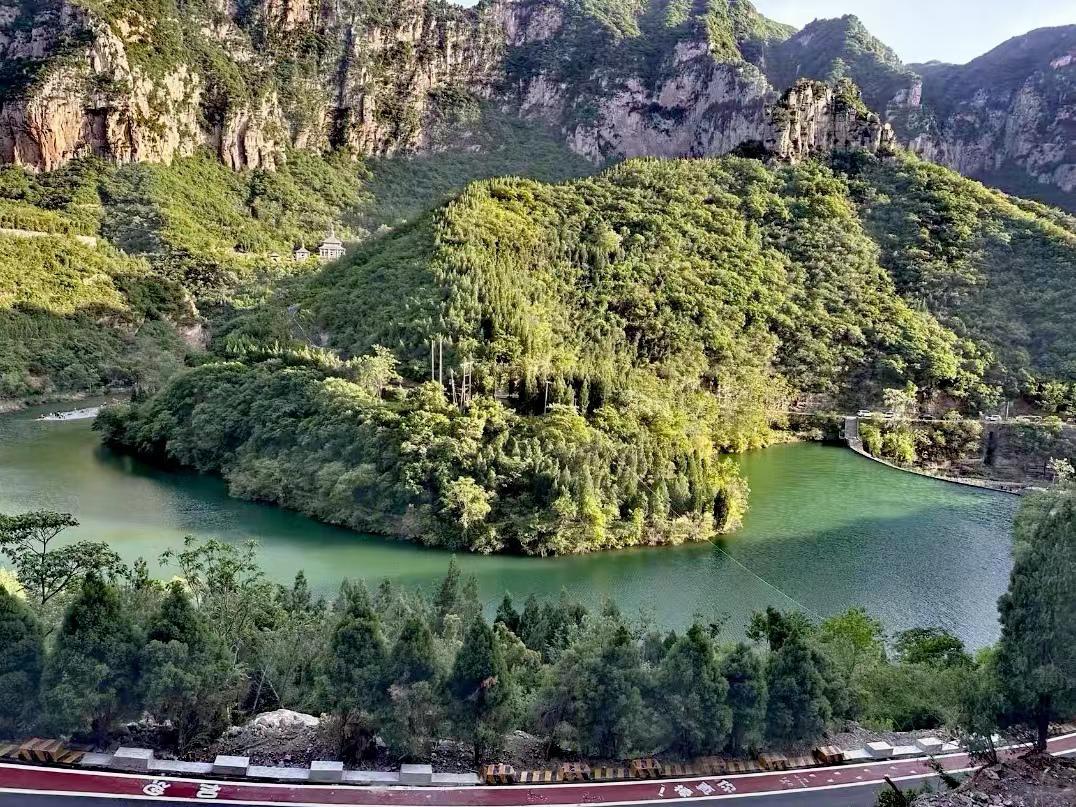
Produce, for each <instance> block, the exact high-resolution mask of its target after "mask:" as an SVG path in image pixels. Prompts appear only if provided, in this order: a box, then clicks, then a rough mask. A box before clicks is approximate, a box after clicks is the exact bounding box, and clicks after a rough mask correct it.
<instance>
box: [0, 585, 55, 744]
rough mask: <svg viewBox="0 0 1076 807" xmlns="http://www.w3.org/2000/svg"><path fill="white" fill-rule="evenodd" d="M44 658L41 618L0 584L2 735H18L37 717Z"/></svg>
mask: <svg viewBox="0 0 1076 807" xmlns="http://www.w3.org/2000/svg"><path fill="white" fill-rule="evenodd" d="M44 659H45V644H44V637H43V634H42V631H41V625H40V623H38V621H37V618H36V617H35V616H34V614H33V612H32V611H31V610H30V608H29V607H28V606H27V605H26V604H25V603H24V602H23V601H22V600H20V599H19V598H18V597H16V596H15V595H14V594H11V593H10V592H8V590H7V589H5V588H4V587H3V586H0V737H4V736H8V737H11V736H15V735H16V734H18V733H20V732H21V731H23V730H25V729H26V728H27V727H28V726H29V725H30V723H32V722H33V720H34V719H35V718H36V717H37V714H36V712H37V706H38V696H39V694H40V688H41V671H42V667H43V665H44Z"/></svg>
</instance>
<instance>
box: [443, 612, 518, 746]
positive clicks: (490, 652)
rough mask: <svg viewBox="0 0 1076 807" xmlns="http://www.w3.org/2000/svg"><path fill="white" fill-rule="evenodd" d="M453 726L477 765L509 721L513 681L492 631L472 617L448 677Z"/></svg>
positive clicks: (479, 617) (482, 621)
mask: <svg viewBox="0 0 1076 807" xmlns="http://www.w3.org/2000/svg"><path fill="white" fill-rule="evenodd" d="M447 686H448V694H449V696H450V697H451V699H452V703H451V706H452V712H453V716H454V718H455V721H454V722H455V724H456V727H457V729H458V730H459V731H460V733H461V734H462V736H463V737H465V738H466V739H468V740H470V742H471V743H472V745H473V747H474V760H475V764H476V765H477V764H478V763H479V762H480V761H481V759H482V755H483V753H484V752H485V750H486V749H487V748H490V747H493V746H495V745H496V743H497V741H498V740H499V738H500V737H501V735H502V734H503V733H504V731H505V730H506V729H507V727H508V721H509V718H510V717H511V712H510V709H511V704H512V679H511V676H510V674H509V671H508V666H507V665H506V664H505V662H504V657H503V656H502V655H501V651H500V648H499V647H498V646H497V642H496V641H495V640H494V637H493V631H492V630H491V629H490V627H489V625H487V624H486V621H485V620H484V619H483V618H482V617H481V616H478V617H475V619H474V620H473V621H472V622H471V624H470V627H469V628H468V629H467V633H466V635H465V636H464V639H463V646H462V647H461V648H460V651H459V653H457V654H456V661H455V664H454V665H453V667H452V672H451V674H450V675H449V677H448V684H447Z"/></svg>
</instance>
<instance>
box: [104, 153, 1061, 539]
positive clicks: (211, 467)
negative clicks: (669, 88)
mask: <svg viewBox="0 0 1076 807" xmlns="http://www.w3.org/2000/svg"><path fill="white" fill-rule="evenodd" d="M1074 254H1076V247H1074V235H1073V228H1072V222H1071V220H1070V219H1068V218H1067V217H1065V216H1063V215H1061V214H1056V213H1054V212H1051V211H1048V210H1047V209H1046V208H1042V207H1041V206H1037V205H1033V204H1028V203H1022V202H1016V201H1013V200H1009V199H1007V198H1006V197H1004V196H1003V195H1001V194H998V193H996V192H993V191H987V190H985V189H983V188H982V186H980V185H978V184H977V183H973V182H970V181H967V180H963V179H960V178H959V177H957V176H956V175H955V174H952V173H951V172H949V171H947V170H945V169H940V168H936V167H933V166H929V165H927V164H925V163H922V162H920V161H918V160H915V159H913V158H906V157H898V158H895V159H891V160H880V159H876V158H870V157H866V156H854V157H846V158H842V159H839V160H837V161H836V162H835V163H834V165H833V166H832V167H831V166H828V165H825V164H822V163H817V162H816V163H809V164H805V165H801V166H797V167H788V166H785V167H767V166H766V165H764V164H763V163H760V162H758V161H755V160H750V159H744V158H737V157H726V158H720V159H708V160H681V161H662V160H650V159H644V160H634V161H629V162H627V163H624V164H622V165H620V166H618V167H616V168H613V169H610V170H608V171H605V172H604V173H602V174H600V175H598V176H595V177H591V178H585V179H578V180H572V181H569V182H565V183H562V184H546V183H541V182H536V181H532V180H524V179H516V178H503V179H492V180H486V181H482V182H477V183H475V184H473V185H471V186H470V187H469V188H468V189H467V191H466V192H464V193H463V194H462V195H460V196H459V197H458V198H457V199H455V200H454V201H452V202H451V203H450V204H448V205H446V206H445V207H443V208H440V209H438V210H435V211H432V212H430V213H429V214H427V215H425V216H423V217H420V218H419V219H417V220H415V221H413V222H412V223H410V224H408V225H405V226H402V227H399V228H397V229H396V230H394V231H393V232H391V233H388V234H386V235H384V236H382V237H379V238H375V239H373V240H371V241H370V242H368V243H367V244H366V245H365V246H363V247H362V248H360V249H359V250H358V251H357V252H355V253H354V254H353V255H351V256H350V257H349V258H347V259H345V260H343V261H340V262H337V263H335V264H331V265H329V266H327V267H326V268H325V269H324V270H322V271H321V272H318V273H314V274H312V275H306V276H300V277H296V278H293V279H292V280H290V281H287V282H285V283H283V284H282V285H281V286H280V287H279V288H278V289H277V291H276V293H275V294H274V295H272V297H271V299H267V300H264V301H263V303H264V304H262V305H259V306H257V307H252V308H250V309H248V310H246V311H239V312H237V313H236V315H235V316H233V317H231V318H230V319H229V320H228V321H227V322H226V323H225V324H224V325H223V326H222V327H220V328H219V329H217V331H216V334H215V340H214V342H213V343H212V345H211V353H210V355H209V356H206V357H203V358H202V359H200V360H199V361H198V362H197V363H196V364H197V366H195V367H192V368H191V369H190V370H188V371H185V372H184V373H181V374H179V375H178V376H177V377H176V378H175V379H174V381H173V382H171V383H170V384H169V385H167V386H166V387H165V388H164V389H163V390H162V391H161V392H160V393H159V394H158V395H157V396H155V397H153V398H151V399H150V400H148V401H146V402H143V403H140V404H138V405H136V406H135V407H134V408H133V409H131V410H129V411H123V412H117V413H114V414H112V415H110V416H109V417H108V418H107V419H106V420H105V421H104V423H103V424H102V425H103V428H104V429H105V432H106V435H107V437H108V439H110V440H112V441H113V442H114V443H117V444H122V445H126V446H129V447H132V448H134V449H135V450H138V451H141V452H144V453H147V454H150V455H153V456H157V457H159V458H161V459H165V460H168V461H172V462H180V463H183V464H186V465H192V466H194V467H197V468H199V469H201V470H206V471H214V472H220V473H222V474H223V475H224V476H225V478H226V479H227V480H228V482H229V484H230V485H231V489H232V491H233V492H234V493H236V494H238V495H242V496H247V497H250V498H257V499H264V500H268V501H274V502H278V503H281V504H284V505H286V506H289V507H293V508H296V509H299V510H302V511H304V512H307V513H310V514H313V515H315V516H317V517H318V518H321V519H324V520H327V521H331V522H334V523H340V524H345V525H348V526H351V527H354V528H358V529H364V530H372V531H376V532H381V533H387V534H392V535H400V536H405V537H410V538H415V539H419V540H422V541H425V542H428V543H431V544H436V545H447V546H452V547H456V548H465V549H471V550H477V551H486V552H488V551H522V552H527V553H535V554H547V553H564V552H583V551H590V550H594V549H601V548H611V547H620V546H629V545H634V544H642V543H678V542H681V541H684V540H699V539H705V538H708V537H710V536H712V535H713V534H714V533H716V532H721V531H725V530H729V529H732V528H734V527H735V526H736V524H737V523H738V520H739V517H740V515H741V514H742V512H743V509H744V507H745V499H746V489H745V486H744V484H743V482H742V480H740V479H739V477H738V474H737V472H736V471H735V469H734V467H733V466H732V465H730V464H729V463H728V461H726V460H723V459H722V455H724V454H726V453H730V452H737V451H743V450H746V449H749V448H752V447H757V446H761V445H765V444H766V443H768V442H769V441H771V440H772V439H774V433H773V429H774V427H779V426H781V425H782V423H783V417H784V415H783V412H784V411H785V410H786V409H787V407H788V404H789V402H790V401H791V399H792V398H794V397H795V396H798V395H801V394H804V393H810V394H813V395H814V396H815V397H816V398H821V399H823V400H828V401H830V402H831V403H832V405H834V406H836V407H855V406H857V405H861V404H866V403H876V402H877V401H878V400H879V399H880V398H881V393H882V391H883V390H884V389H887V388H893V387H904V386H905V385H908V384H911V385H913V386H914V387H915V388H916V389H917V390H918V391H919V394H920V396H921V397H922V398H923V399H924V400H925V401H929V400H930V399H933V398H938V399H940V400H944V401H946V402H950V401H954V400H955V401H957V402H963V405H965V406H967V407H969V408H970V409H972V410H973V411H975V410H977V409H980V408H984V407H988V406H992V405H995V404H996V402H997V401H998V400H999V399H1000V397H1001V395H1002V394H1005V393H1009V394H1015V393H1023V394H1026V395H1028V396H1032V397H1033V396H1035V395H1039V394H1041V392H1042V389H1043V388H1044V386H1045V385H1049V384H1053V385H1055V386H1057V385H1060V387H1061V389H1062V393H1063V394H1062V397H1064V395H1071V390H1072V387H1071V385H1072V381H1073V375H1072V370H1071V364H1068V363H1067V362H1070V361H1071V358H1070V357H1071V356H1072V351H1073V349H1074V347H1076V346H1074V345H1073V344H1071V343H1070V341H1069V339H1068V338H1067V333H1068V332H1070V331H1071V329H1069V331H1066V329H1065V328H1064V327H1063V323H1064V322H1065V317H1066V316H1068V317H1071V300H1070V298H1069V296H1068V295H1067V294H1066V293H1065V292H1064V290H1065V289H1066V288H1068V286H1069V284H1070V282H1071V278H1072V274H1073V266H1074V263H1073V258H1074ZM957 281H959V282H957ZM997 291H1001V294H1002V295H1003V298H1000V299H999V295H998V294H997V293H996V292H997ZM990 310H996V311H997V312H999V313H996V314H990V313H988V311H990ZM987 317H989V320H987V319H986V318H987ZM431 362H432V365H431ZM431 376H432V380H431ZM1066 391H1067V392H1066ZM1055 392H1056V390H1055Z"/></svg>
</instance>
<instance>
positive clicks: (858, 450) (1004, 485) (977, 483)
mask: <svg viewBox="0 0 1076 807" xmlns="http://www.w3.org/2000/svg"><path fill="white" fill-rule="evenodd" d="M857 442H858V441H852V440H847V441H845V445H846V446H847V447H848V448H849V449H850V450H851V451H852V452H853V453H855V454H858V455H859V456H861V457H865V458H866V459H868V460H870V461H871V462H877V463H878V464H880V465H885V466H887V467H889V468H893V469H895V470H897V471H903V472H904V473H908V474H914V475H916V476H921V477H924V478H925V479H934V480H937V481H938V482H948V483H950V484H952V485H961V486H962V487H966V488H975V489H976V490H989V491H993V492H994V493H1007V494H1008V495H1010V496H1024V495H1025V494H1028V493H1031V492H1034V491H1035V488H1033V487H1030V486H1028V487H1019V485H1020V484H1021V483H1019V482H1001V481H998V480H991V479H983V480H979V479H970V478H968V477H957V476H942V475H940V474H932V473H929V472H927V471H923V470H920V469H918V468H908V467H906V466H904V465H897V464H896V463H893V462H890V461H889V460H885V459H882V458H881V457H876V456H874V455H873V454H871V453H869V452H868V451H867V450H866V449H865V448H863V447H862V446H861V445H856V443H857Z"/></svg>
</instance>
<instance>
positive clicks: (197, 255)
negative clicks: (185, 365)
mask: <svg viewBox="0 0 1076 807" xmlns="http://www.w3.org/2000/svg"><path fill="white" fill-rule="evenodd" d="M469 126H470V131H471V133H472V137H473V138H474V139H476V140H478V141H480V142H485V143H489V144H491V147H490V148H489V149H488V150H486V151H483V152H481V153H477V152H471V151H462V152H461V151H455V152H445V153H439V154H431V155H423V156H414V157H411V158H398V159H394V160H384V159H381V160H378V159H370V160H365V161H357V160H354V159H351V158H350V157H347V156H345V155H343V154H340V153H335V154H331V155H329V156H327V157H322V156H319V155H317V154H314V153H312V152H309V151H299V150H295V151H291V152H289V154H288V159H287V161H286V162H284V163H282V164H281V165H280V166H279V167H278V168H276V169H275V170H268V169H247V170H243V171H233V170H231V169H229V168H228V167H226V166H225V165H224V164H222V163H221V162H220V161H219V160H218V159H216V158H215V157H214V156H213V155H212V154H211V153H208V152H206V151H200V152H199V153H198V154H196V155H194V156H191V157H186V158H181V159H177V160H175V161H174V162H173V163H172V164H170V165H163V164H159V163H145V162H143V163H129V164H125V165H115V164H114V163H109V162H106V161H104V160H102V159H100V158H80V159H79V160H75V161H73V162H71V163H69V164H67V165H66V166H65V167H64V168H61V169H57V170H56V171H52V172H47V173H42V174H36V175H34V174H28V173H27V172H25V171H23V170H22V169H18V168H14V167H7V168H4V169H0V251H2V253H3V254H4V255H5V256H6V260H5V261H4V264H3V266H2V267H0V347H3V348H4V349H3V350H2V352H0V355H2V356H3V358H2V359H0V378H2V379H3V381H2V383H0V406H2V405H3V403H4V399H8V400H15V401H18V400H30V401H33V400H35V399H45V400H47V399H49V398H54V397H56V396H63V395H67V394H73V393H81V392H86V391H98V390H101V389H104V388H108V387H112V386H117V387H130V386H139V387H156V386H158V385H159V383H160V381H161V380H162V379H163V378H164V377H167V375H168V374H169V373H170V372H172V371H174V370H175V369H176V368H177V367H178V366H180V365H181V364H182V360H183V357H184V355H185V354H186V353H187V352H188V351H189V350H195V351H198V350H200V349H202V348H204V340H205V334H206V332H207V331H211V330H213V328H214V327H215V326H216V325H217V324H218V323H219V322H220V320H221V319H222V318H224V317H226V316H228V315H229V314H230V312H231V311H232V310H233V309H234V308H244V307H250V306H256V305H259V304H261V302H262V301H263V299H264V297H265V296H266V294H267V293H268V292H267V290H268V289H270V288H272V286H273V284H274V283H275V282H277V280H279V279H280V278H282V277H285V276H287V275H288V274H291V273H294V272H297V271H299V272H301V271H305V270H308V269H309V268H310V267H304V266H301V265H296V264H294V262H293V261H292V260H291V253H292V250H293V249H294V248H295V247H296V246H297V245H299V244H301V243H306V244H307V245H308V246H311V247H313V246H316V245H317V243H318V242H319V241H320V240H321V239H322V237H323V236H324V234H325V232H326V230H327V229H328V228H329V227H330V226H335V227H336V229H337V231H338V233H339V234H340V235H341V236H342V237H344V238H346V239H349V240H360V239H363V238H368V237H370V235H371V233H373V232H375V231H377V230H378V229H380V228H385V227H389V226H396V225H399V224H400V223H401V222H405V221H407V220H408V219H409V218H412V217H415V216H417V215H419V214H421V213H423V212H424V211H426V210H427V209H428V208H429V207H431V206H432V205H434V204H437V203H439V202H441V201H443V200H444V199H447V198H448V197H449V196H450V195H452V194H454V193H458V192H459V191H460V190H462V189H463V187H465V186H466V184H467V183H468V182H470V181H471V180H474V179H477V178H481V177H488V176H497V175H501V174H520V175H525V176H536V177H540V178H543V179H547V180H558V179H564V178H566V177H569V176H579V175H582V174H585V173H588V172H589V171H590V170H592V169H591V168H590V167H589V166H588V164H587V163H586V162H585V161H584V160H582V159H581V158H579V157H576V156H575V155H573V154H572V153H571V152H569V151H568V150H567V149H566V148H564V147H563V146H562V145H561V144H560V143H558V142H557V141H556V140H555V139H553V138H552V137H551V136H550V135H549V134H548V133H546V132H544V131H543V130H542V129H541V128H539V127H528V126H526V125H524V124H522V123H521V122H520V121H518V120H515V119H512V118H506V117H505V116H504V115H502V114H500V113H499V112H497V111H496V110H493V109H491V108H488V107H478V108H476V109H475V110H474V114H473V115H472V117H471V118H470V123H469ZM162 356H166V358H162Z"/></svg>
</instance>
